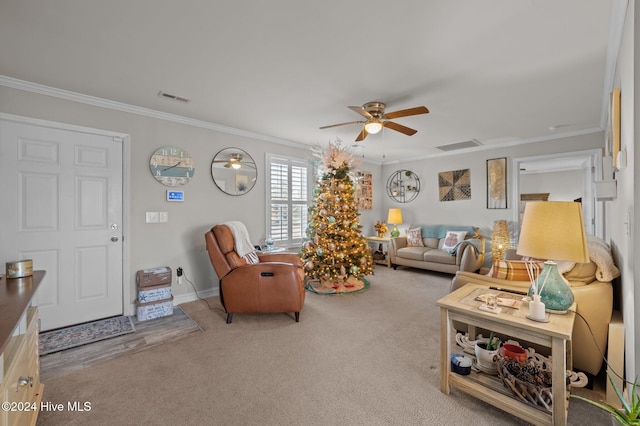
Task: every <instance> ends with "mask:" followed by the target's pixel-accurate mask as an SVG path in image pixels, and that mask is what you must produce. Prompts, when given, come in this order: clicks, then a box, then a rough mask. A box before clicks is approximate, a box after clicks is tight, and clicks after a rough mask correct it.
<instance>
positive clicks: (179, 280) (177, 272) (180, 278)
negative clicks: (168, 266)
mask: <svg viewBox="0 0 640 426" xmlns="http://www.w3.org/2000/svg"><path fill="white" fill-rule="evenodd" d="M182 274H183V269H182V268H181V267H180V266H178V269H176V275H177V276H178V285H180V284H182Z"/></svg>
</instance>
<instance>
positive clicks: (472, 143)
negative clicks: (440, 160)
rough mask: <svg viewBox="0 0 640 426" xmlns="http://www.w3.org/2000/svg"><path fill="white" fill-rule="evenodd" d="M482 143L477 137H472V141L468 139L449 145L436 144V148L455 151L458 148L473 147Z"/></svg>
mask: <svg viewBox="0 0 640 426" xmlns="http://www.w3.org/2000/svg"><path fill="white" fill-rule="evenodd" d="M480 145H482V144H481V143H480V142H479V141H477V140H475V139H471V140H470V141H466V142H458V143H452V144H449V145H440V146H436V148H438V149H439V150H441V151H455V150H457V149H465V148H473V147H475V146H480Z"/></svg>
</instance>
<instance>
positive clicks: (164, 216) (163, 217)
mask: <svg viewBox="0 0 640 426" xmlns="http://www.w3.org/2000/svg"><path fill="white" fill-rule="evenodd" d="M158 220H159V221H160V223H167V222H169V212H158Z"/></svg>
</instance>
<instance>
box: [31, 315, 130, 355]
mask: <svg viewBox="0 0 640 426" xmlns="http://www.w3.org/2000/svg"><path fill="white" fill-rule="evenodd" d="M134 331H136V328H135V326H134V325H133V321H132V320H131V317H125V316H121V317H113V318H106V319H101V320H98V321H93V322H88V323H84V324H79V325H74V326H71V327H67V328H62V329H59V330H53V331H45V332H44V333H40V336H39V339H38V343H39V349H40V355H46V354H50V353H53V352H59V351H63V350H65V349H70V348H75V347H76V346H82V345H86V344H88V343H93V342H97V341H99V340H105V339H110V338H112V337H116V336H122V335H123V334H129V333H133V332H134Z"/></svg>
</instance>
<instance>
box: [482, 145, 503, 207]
mask: <svg viewBox="0 0 640 426" xmlns="http://www.w3.org/2000/svg"><path fill="white" fill-rule="evenodd" d="M487 208H488V209H506V208H507V158H506V157H502V158H492V159H490V160H487Z"/></svg>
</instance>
